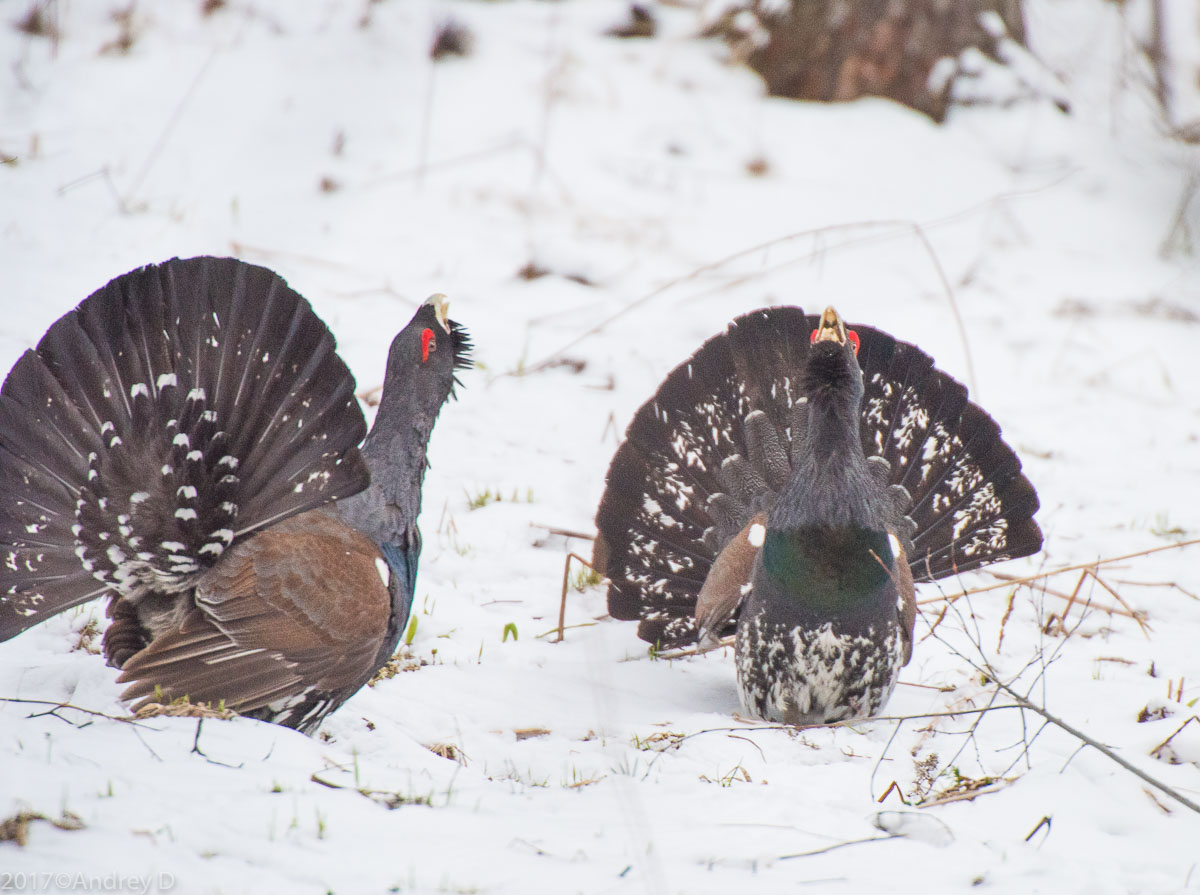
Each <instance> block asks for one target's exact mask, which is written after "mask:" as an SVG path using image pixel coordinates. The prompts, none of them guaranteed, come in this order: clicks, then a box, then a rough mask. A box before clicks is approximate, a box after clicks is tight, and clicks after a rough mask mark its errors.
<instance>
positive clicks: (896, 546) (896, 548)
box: [888, 531, 900, 559]
mask: <svg viewBox="0 0 1200 895" xmlns="http://www.w3.org/2000/svg"><path fill="white" fill-rule="evenodd" d="M888 546H889V547H891V548H892V556H894V557H896V558H897V559H899V558H900V539H899V538H897V537H896V536H895V535H894V534H892V533H891V532H890V531H889V532H888Z"/></svg>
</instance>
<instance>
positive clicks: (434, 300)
mask: <svg viewBox="0 0 1200 895" xmlns="http://www.w3.org/2000/svg"><path fill="white" fill-rule="evenodd" d="M425 304H427V305H433V313H434V315H435V316H436V317H437V322H438V323H439V324H441V327H442V329H444V330H445V331H446V332H450V300H449V299H448V298H446V296H444V295H442V293H440V292H436V293H434V294H433V295H431V296H429V298H427V299H425Z"/></svg>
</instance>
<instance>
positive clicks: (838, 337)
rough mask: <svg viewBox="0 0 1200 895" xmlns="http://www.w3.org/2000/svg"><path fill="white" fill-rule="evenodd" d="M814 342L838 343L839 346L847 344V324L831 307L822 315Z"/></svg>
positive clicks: (814, 334) (814, 335)
mask: <svg viewBox="0 0 1200 895" xmlns="http://www.w3.org/2000/svg"><path fill="white" fill-rule="evenodd" d="M812 340H813V341H814V342H837V343H838V344H839V345H845V344H846V324H845V323H843V322H842V317H841V315H840V314H838V312H837V311H835V310H834V309H833V306H832V305H830V306H829V307H827V308H826V309H825V312H824V313H823V314H822V315H821V322H820V323H818V324H817V331H816V332H815V333H813V338H812Z"/></svg>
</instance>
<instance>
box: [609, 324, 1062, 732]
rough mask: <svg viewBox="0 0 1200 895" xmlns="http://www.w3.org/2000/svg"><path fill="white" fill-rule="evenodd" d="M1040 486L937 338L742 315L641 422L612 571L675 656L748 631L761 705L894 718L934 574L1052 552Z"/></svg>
mask: <svg viewBox="0 0 1200 895" xmlns="http://www.w3.org/2000/svg"><path fill="white" fill-rule="evenodd" d="M1037 508H1038V499H1037V493H1036V492H1035V491H1034V489H1033V486H1032V485H1031V484H1030V483H1029V481H1028V480H1027V479H1026V478H1025V476H1024V475H1023V474H1022V473H1021V463H1020V461H1019V460H1018V459H1017V457H1016V455H1015V454H1014V453H1013V451H1012V449H1011V448H1010V447H1009V446H1008V445H1007V444H1005V443H1004V441H1003V440H1002V439H1001V437H1000V429H999V427H998V426H997V425H996V423H995V422H994V421H993V420H992V418H991V417H990V416H988V415H987V413H985V412H984V411H983V410H981V409H980V408H979V407H978V406H976V405H975V404H972V403H971V402H970V401H968V400H967V390H966V388H965V387H964V386H962V385H961V384H959V383H958V382H956V381H954V380H953V379H952V378H950V377H949V376H948V375H946V374H945V373H943V372H941V371H940V370H937V369H935V368H934V366H933V362H932V360H931V359H930V358H929V357H928V356H927V355H926V354H924V353H923V352H922V351H921V350H920V349H919V348H917V347H915V346H914V345H910V344H908V343H905V342H901V341H899V340H897V339H894V338H892V337H891V336H889V335H888V334H886V333H883V332H880V331H879V330H876V329H872V328H871V327H866V326H859V327H856V328H855V329H854V330H847V328H846V326H845V324H844V323H843V322H842V320H841V318H840V317H839V316H838V314H837V312H836V311H834V309H833V308H827V309H826V311H825V312H824V314H822V315H821V316H820V317H814V316H806V315H805V314H804V312H803V311H802V310H800V309H799V308H791V307H778V308H767V309H763V310H759V311H754V312H752V313H750V314H747V315H745V316H743V317H739V318H738V319H737V320H735V321H734V322H733V323H732V324H730V326H729V329H728V330H727V331H726V332H724V333H721V334H720V335H717V336H716V337H714V338H712V339H710V340H709V341H708V342H707V343H705V344H704V346H703V347H701V348H700V350H699V351H697V352H696V353H695V354H694V355H693V356H692V357H691V358H689V359H688V360H687V361H685V362H684V363H683V364H681V365H680V366H678V367H677V368H676V369H675V370H674V371H672V372H671V374H670V375H669V376H668V377H667V378H666V380H665V381H664V382H663V383H662V385H660V386H659V388H658V391H657V392H656V393H655V394H654V396H653V397H652V398H651V399H650V400H649V401H648V402H646V404H644V405H643V406H642V407H641V408H640V409H639V410H638V412H637V414H636V415H635V416H634V419H633V422H632V423H631V424H630V426H629V430H628V432H627V433H626V437H625V441H624V443H623V444H622V445H621V447H620V448H619V449H618V451H617V453H616V456H615V457H614V458H613V461H612V465H611V467H610V468H609V472H608V480H607V485H606V489H605V492H604V496H603V498H602V500H601V503H600V508H599V511H598V513H597V516H596V526H597V528H598V530H599V534H598V537H597V539H596V546H595V555H594V563H595V565H596V566H597V568H598V569H599V570H601V571H602V572H604V574H605V575H606V576H607V578H608V579H609V589H608V608H609V612H610V613H611V614H612V616H613V617H614V618H618V619H630V620H637V621H638V622H639V625H638V635H639V636H640V637H641V638H642V639H643V640H646V641H649V642H650V643H653V644H657V645H658V646H659V647H661V648H671V647H679V646H684V645H688V644H692V643H699V645H700V647H701V648H705V647H709V646H714V645H716V644H717V643H718V642H719V641H720V639H721V637H723V636H725V635H727V634H729V633H733V632H736V639H735V651H736V666H737V677H738V683H739V690H740V695H741V699H742V703H743V705H744V706H745V708H746V710H747V711H749V712H751V713H753V714H755V715H757V716H759V717H763V718H767V719H770V720H775V721H782V722H785V723H793V724H822V723H829V722H833V721H839V720H843V719H847V718H859V717H867V716H870V715H872V714H874V713H877V712H878V711H879V709H880V708H881V707H882V706H883V705H884V703H885V702H886V701H887V699H888V697H889V696H890V694H891V692H892V689H893V687H894V686H895V683H896V678H897V676H898V673H899V670H900V668H901V666H902V665H904V664H905V663H907V662H908V660H909V658H910V657H911V655H912V643H913V627H914V622H915V618H916V602H915V598H914V592H913V584H914V581H933V580H936V579H939V578H943V577H946V576H948V575H953V574H956V573H958V572H965V571H969V570H971V569H976V568H979V567H980V566H983V565H986V564H988V563H993V562H998V561H1000V560H1005V559H1009V558H1012V557H1018V556H1026V555H1029V554H1031V553H1035V552H1036V551H1038V550H1039V549H1040V548H1041V544H1042V535H1041V531H1040V530H1039V528H1038V526H1037V523H1036V522H1034V520H1033V514H1034V513H1035V512H1036V510H1037Z"/></svg>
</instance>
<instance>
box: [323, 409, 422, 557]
mask: <svg viewBox="0 0 1200 895" xmlns="http://www.w3.org/2000/svg"><path fill="white" fill-rule="evenodd" d="M389 391H395V390H388V389H385V390H384V395H383V399H382V400H381V401H380V404H379V412H378V414H377V415H376V417H375V425H374V426H372V427H371V431H370V433H369V434H368V435H367V439H366V441H365V442H363V447H362V455H363V459H364V460H366V462H367V468H368V469H369V470H370V471H371V484H370V485H369V486H367V489H366V490H365V491H362V492H360V493H358V494H355V495H354V496H353V497H348V498H345V499H344V500H339V501H338V502H337V509H338V512H339V514H340V515H341V517H342V519H343V520H344V521H345V522H347V523H349V524H350V525H352V526H354V527H355V528H357V529H358V530H359V531H361V532H362V533H363V534H365V535H367V537H369V538H371V539H372V540H374V541H375V542H376V543H377V544H396V545H401V546H408V545H409V544H410V543H411V541H412V539H413V537H414V535H413V532H414V531H415V529H416V524H417V516H418V515H419V514H420V512H421V483H422V481H423V480H424V478H425V467H426V465H427V463H426V448H427V446H428V444H429V435H430V433H431V432H432V431H433V424H434V422H435V420H436V418H437V414H436V412H433V413H430V412H429V411H427V410H425V409H424V408H422V407H420V406H417V407H412V406H407V405H403V404H402V403H401V401H400V400H399V398H398V397H393V396H391V395H389ZM389 399H390V400H389Z"/></svg>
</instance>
